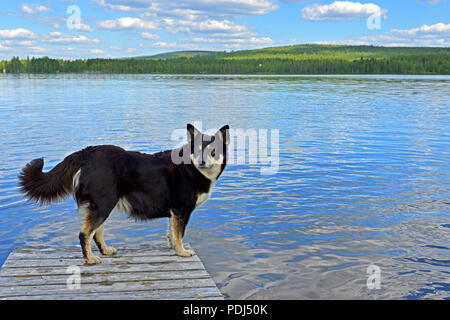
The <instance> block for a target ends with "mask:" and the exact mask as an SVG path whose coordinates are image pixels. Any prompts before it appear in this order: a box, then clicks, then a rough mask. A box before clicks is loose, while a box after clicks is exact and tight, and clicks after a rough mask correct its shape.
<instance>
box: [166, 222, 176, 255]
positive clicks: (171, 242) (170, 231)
mask: <svg viewBox="0 0 450 320" xmlns="http://www.w3.org/2000/svg"><path fill="white" fill-rule="evenodd" d="M167 240H168V242H169V248H170V249H174V248H175V240H174V234H173V215H172V214H171V215H170V217H169V224H168V226H167Z"/></svg>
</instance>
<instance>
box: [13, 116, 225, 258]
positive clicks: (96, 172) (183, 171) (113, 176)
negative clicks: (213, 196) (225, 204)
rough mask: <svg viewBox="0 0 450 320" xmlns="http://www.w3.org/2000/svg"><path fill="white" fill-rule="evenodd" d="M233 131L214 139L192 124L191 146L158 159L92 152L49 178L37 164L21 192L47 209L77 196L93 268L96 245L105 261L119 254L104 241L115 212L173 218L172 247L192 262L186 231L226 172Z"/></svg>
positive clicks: (27, 171)
mask: <svg viewBox="0 0 450 320" xmlns="http://www.w3.org/2000/svg"><path fill="white" fill-rule="evenodd" d="M228 129H229V127H228V125H226V126H224V127H222V128H221V129H220V130H219V131H217V132H216V133H215V134H214V135H213V136H209V135H206V134H203V133H201V132H200V131H198V130H197V129H196V128H194V126H192V125H191V124H188V125H187V136H188V142H187V144H185V145H183V146H182V147H180V148H177V149H173V150H167V151H163V152H158V153H155V154H144V153H140V152H134V151H126V150H124V149H122V148H119V147H116V146H112V145H100V146H93V147H87V148H85V149H83V150H80V151H77V152H74V153H72V154H71V155H69V156H67V157H66V158H65V159H64V160H63V161H62V162H60V163H59V164H57V165H56V166H55V167H54V168H53V169H52V170H50V171H48V172H45V173H44V172H42V168H43V166H44V160H43V159H42V158H41V159H35V160H33V161H31V162H30V163H29V164H27V165H26V166H25V167H24V168H23V169H22V172H21V174H20V175H19V179H20V185H21V190H22V192H23V193H25V194H26V196H27V197H28V198H30V199H31V200H34V201H36V202H38V203H41V204H45V203H50V202H52V201H55V200H58V199H62V198H66V197H67V196H69V195H70V194H73V196H74V198H75V200H76V202H77V204H78V211H79V212H80V213H81V214H82V215H84V217H85V222H84V225H83V228H82V229H81V232H80V234H79V238H80V244H81V249H82V252H83V257H84V259H85V260H86V263H87V264H96V263H100V262H101V260H100V258H98V257H96V256H95V255H93V254H92V251H91V240H92V239H94V241H95V243H96V244H97V246H98V248H99V250H100V252H101V253H102V254H103V255H114V254H116V253H117V250H116V249H115V248H112V247H109V246H107V245H106V244H105V242H104V240H103V223H104V222H105V220H106V219H107V218H108V216H109V215H110V213H111V212H112V211H113V210H118V211H123V212H126V213H127V214H128V215H129V216H131V217H133V218H135V219H138V220H147V219H154V218H160V217H168V218H169V227H168V240H169V246H170V247H171V248H174V249H175V251H176V252H177V254H178V255H180V256H183V257H188V256H192V255H193V254H194V253H193V251H191V250H186V249H185V248H184V247H183V242H182V239H183V236H184V232H185V228H186V225H187V224H188V221H189V217H190V215H191V213H192V211H193V210H194V209H195V208H197V207H198V206H199V205H200V204H202V203H203V202H204V201H206V199H208V196H209V194H210V193H211V189H212V187H213V186H214V184H215V183H216V181H217V179H218V178H219V176H220V175H221V174H222V172H223V170H224V169H225V165H226V162H227V144H228V142H229V135H228ZM174 159H175V160H176V161H174ZM180 160H181V161H180Z"/></svg>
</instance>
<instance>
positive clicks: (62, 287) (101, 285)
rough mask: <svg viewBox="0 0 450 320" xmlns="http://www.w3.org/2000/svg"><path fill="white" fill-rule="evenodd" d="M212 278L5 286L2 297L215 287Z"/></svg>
mask: <svg viewBox="0 0 450 320" xmlns="http://www.w3.org/2000/svg"><path fill="white" fill-rule="evenodd" d="M215 287H216V284H215V283H214V281H213V280H212V279H177V280H172V279H171V280H153V279H147V280H136V281H116V282H115V281H109V279H108V280H107V281H103V282H97V283H84V282H81V283H80V287H79V289H70V288H69V287H68V286H67V285H66V283H63V284H56V285H39V286H13V287H3V288H2V289H1V291H0V298H3V297H13V296H24V295H31V296H49V295H50V296H51V295H60V294H75V295H82V294H86V293H98V294H101V293H105V292H106V293H112V292H123V291H153V290H167V289H184V288H215Z"/></svg>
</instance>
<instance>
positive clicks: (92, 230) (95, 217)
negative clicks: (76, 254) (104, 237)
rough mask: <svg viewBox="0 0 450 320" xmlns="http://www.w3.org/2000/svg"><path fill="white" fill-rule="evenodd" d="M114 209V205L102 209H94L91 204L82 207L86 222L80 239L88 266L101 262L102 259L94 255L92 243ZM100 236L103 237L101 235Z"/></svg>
mask: <svg viewBox="0 0 450 320" xmlns="http://www.w3.org/2000/svg"><path fill="white" fill-rule="evenodd" d="M113 208H114V205H112V206H103V207H102V209H100V208H98V209H92V208H91V205H90V204H89V205H83V206H81V207H80V210H83V211H84V213H85V220H84V225H83V228H82V229H81V231H80V234H79V238H80V245H81V250H82V252H83V257H84V259H85V261H86V263H87V264H97V263H100V262H101V259H100V258H99V257H97V256H95V255H94V254H93V253H92V249H91V241H92V238H93V237H94V235H95V234H96V232H97V230H99V228H101V227H102V225H103V223H104V222H105V220H106V219H107V218H108V216H109V214H110V213H111V211H112V209H113ZM99 235H101V233H100V234H99ZM103 244H104V242H103Z"/></svg>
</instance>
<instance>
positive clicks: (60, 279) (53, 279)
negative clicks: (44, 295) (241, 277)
mask: <svg viewBox="0 0 450 320" xmlns="http://www.w3.org/2000/svg"><path fill="white" fill-rule="evenodd" d="M68 276H69V275H68V274H65V275H38V276H5V277H0V287H12V286H37V285H53V284H65V283H66V282H67V278H68ZM209 277H210V275H209V274H208V272H206V270H189V271H154V272H146V271H140V272H121V273H110V272H108V273H94V274H91V275H89V276H87V277H86V276H83V275H82V276H81V279H80V281H81V283H98V282H105V281H138V280H142V281H151V280H177V279H206V278H209ZM0 290H1V289H0Z"/></svg>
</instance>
